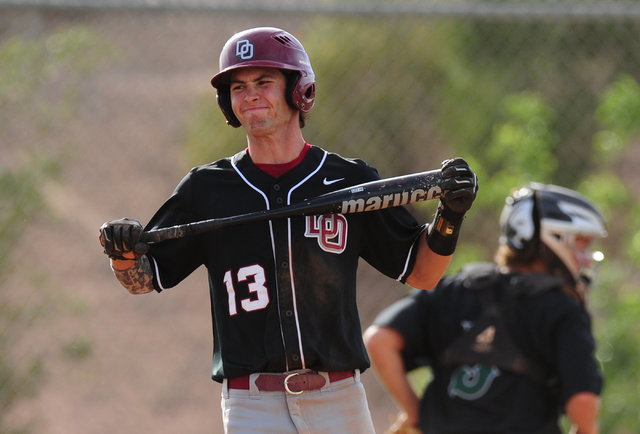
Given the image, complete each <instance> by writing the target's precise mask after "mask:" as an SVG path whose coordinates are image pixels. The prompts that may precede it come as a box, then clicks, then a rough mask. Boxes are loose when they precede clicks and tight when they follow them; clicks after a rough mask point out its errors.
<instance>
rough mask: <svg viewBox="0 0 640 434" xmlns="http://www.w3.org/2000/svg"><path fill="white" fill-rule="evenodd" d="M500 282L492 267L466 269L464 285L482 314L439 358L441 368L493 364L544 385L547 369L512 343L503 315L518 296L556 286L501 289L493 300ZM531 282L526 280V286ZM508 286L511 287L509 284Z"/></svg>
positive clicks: (545, 283) (542, 283) (549, 283)
mask: <svg viewBox="0 0 640 434" xmlns="http://www.w3.org/2000/svg"><path fill="white" fill-rule="evenodd" d="M502 282H503V279H501V275H500V273H499V272H498V270H497V268H496V266H495V265H492V264H478V265H476V266H474V267H472V268H471V269H470V270H469V275H468V277H467V279H466V280H465V282H464V285H465V286H466V287H467V288H468V289H470V290H472V291H477V293H478V296H479V299H480V304H481V308H482V314H481V315H480V316H479V317H478V318H477V319H476V320H475V321H474V323H473V325H472V326H471V327H470V328H469V329H468V330H466V331H465V332H464V333H463V334H462V335H460V336H458V337H457V338H456V339H454V340H453V342H452V343H451V344H449V346H448V347H447V348H446V349H445V350H444V351H443V352H442V354H441V356H440V357H439V363H440V364H441V365H449V366H458V365H469V366H473V365H475V364H478V363H479V364H483V365H488V366H491V365H494V366H497V367H498V368H499V369H501V370H504V371H510V372H515V373H518V374H523V375H528V376H529V377H531V378H533V379H534V380H536V381H538V382H542V383H545V382H546V379H547V377H548V372H547V369H545V368H544V367H542V366H539V365H538V364H535V363H533V362H532V361H531V360H529V359H528V358H527V357H526V356H525V355H524V354H522V352H521V351H520V350H519V349H518V347H517V346H516V345H515V343H514V342H513V339H512V338H511V336H510V335H509V333H508V329H507V325H506V323H505V320H504V318H503V313H504V312H505V311H506V310H507V309H508V308H509V306H510V305H511V304H512V303H513V302H514V300H515V299H516V298H517V297H518V296H519V295H522V296H528V295H534V294H539V293H540V292H543V291H546V290H549V289H551V288H553V287H556V286H557V282H555V280H554V281H553V283H551V282H548V281H546V282H545V281H544V279H542V281H541V282H540V284H538V285H536V287H535V288H534V289H531V288H529V287H528V286H527V285H524V286H522V287H518V288H511V287H509V288H504V290H503V293H504V294H503V296H502V299H501V300H500V302H498V301H497V300H496V288H498V286H499V285H503V283H502ZM530 282H531V279H529V281H528V283H530ZM510 286H511V285H510Z"/></svg>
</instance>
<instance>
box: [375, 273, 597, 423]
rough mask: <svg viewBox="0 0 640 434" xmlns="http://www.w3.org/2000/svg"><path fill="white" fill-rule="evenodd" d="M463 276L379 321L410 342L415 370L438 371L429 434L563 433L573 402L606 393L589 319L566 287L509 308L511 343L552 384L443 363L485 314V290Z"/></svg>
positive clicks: (428, 409)
mask: <svg viewBox="0 0 640 434" xmlns="http://www.w3.org/2000/svg"><path fill="white" fill-rule="evenodd" d="M462 275H463V273H460V274H458V275H454V276H450V277H446V278H444V279H442V280H441V282H440V283H439V284H438V286H437V287H436V288H435V289H433V290H432V291H416V292H413V293H412V294H410V295H409V296H407V297H406V298H404V299H402V300H399V301H398V302H396V303H395V304H393V305H392V306H390V307H388V308H387V309H385V310H384V311H383V312H381V313H380V315H378V317H377V318H376V320H375V321H374V324H377V325H381V326H387V327H392V328H394V329H396V330H397V331H399V332H400V334H401V335H402V336H403V337H404V339H405V344H406V348H405V350H404V352H403V357H404V359H405V365H406V366H407V369H412V368H415V367H416V366H418V365H420V364H428V365H431V368H432V373H433V379H432V381H431V382H430V383H429V384H428V386H427V389H426V391H425V393H424V396H423V399H422V402H421V408H420V428H421V429H422V431H423V433H424V434H450V433H462V432H464V433H479V432H482V433H496V434H497V433H558V434H559V433H560V430H559V426H558V418H559V414H560V412H561V411H562V410H563V409H564V406H565V404H566V402H567V400H568V399H569V398H570V397H571V396H572V395H574V394H576V393H578V392H585V391H587V392H594V393H596V394H599V393H600V392H601V388H602V376H601V374H600V371H599V369H598V365H597V362H596V360H595V359H594V354H593V352H594V348H595V342H594V339H593V336H592V333H591V319H590V317H589V314H588V313H587V311H586V310H585V309H584V308H583V307H581V306H579V305H578V304H577V303H576V302H575V301H574V300H573V299H571V298H570V297H569V296H567V295H565V294H564V293H563V292H561V290H560V289H559V288H555V289H551V290H548V291H545V292H542V293H540V294H538V295H535V296H530V297H520V298H517V299H515V300H514V301H513V302H512V303H511V304H510V305H509V307H508V308H506V310H505V312H504V313H503V318H504V320H505V323H506V325H507V329H508V332H509V334H510V337H511V340H512V341H513V342H514V343H515V345H516V346H517V347H518V350H519V351H520V352H521V353H522V354H523V355H524V356H526V358H527V359H528V360H529V361H531V362H533V363H535V364H537V365H538V366H540V368H541V369H542V370H544V371H545V372H547V373H548V374H547V379H546V381H544V382H543V381H539V380H536V379H534V378H533V377H532V376H528V375H525V374H522V373H515V372H513V371H510V370H507V369H504V368H502V369H501V368H498V367H497V366H495V365H483V364H480V363H478V364H469V365H458V366H451V365H446V364H442V363H439V361H441V360H442V358H441V356H442V354H443V352H444V351H445V350H446V349H448V348H450V345H451V343H452V342H454V341H456V339H457V338H458V337H459V336H461V335H462V334H463V333H464V331H465V330H468V329H470V328H471V327H472V326H473V324H474V322H475V321H477V320H479V318H480V315H481V313H482V309H481V300H480V299H479V297H480V296H479V294H478V292H477V291H472V290H469V289H468V288H466V287H465V285H464V283H463V282H464V279H463V277H462ZM513 276H514V275H503V276H501V278H500V279H499V282H500V283H498V284H497V286H496V287H495V288H494V291H495V292H496V294H497V296H498V298H500V297H502V295H503V294H504V291H505V288H506V287H507V285H506V284H505V282H506V281H509V279H511V278H512V277H513ZM491 331H493V330H491ZM485 338H486V339H488V340H489V341H490V339H492V336H490V335H489V334H485V335H484V336H483V335H482V334H480V335H478V337H477V340H476V341H475V344H476V345H484V344H486V343H487V342H483V339H485Z"/></svg>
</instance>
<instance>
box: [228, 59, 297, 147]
mask: <svg viewBox="0 0 640 434" xmlns="http://www.w3.org/2000/svg"><path fill="white" fill-rule="evenodd" d="M286 86H287V80H286V78H285V76H284V74H282V72H280V70H278V69H276V68H241V69H238V70H236V71H234V72H233V73H232V74H231V107H232V108H233V112H234V114H235V115H236V117H237V118H238V120H239V121H240V123H241V124H242V126H243V127H244V128H245V130H246V131H247V133H249V134H251V135H254V136H263V135H269V134H274V133H277V132H278V130H279V129H281V128H282V127H285V126H288V125H291V123H292V122H294V121H295V123H296V124H297V122H298V112H297V110H294V109H292V108H291V107H289V105H288V104H287V101H286V99H285V89H286Z"/></svg>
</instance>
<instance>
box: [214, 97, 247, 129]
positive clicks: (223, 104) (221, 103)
mask: <svg viewBox="0 0 640 434" xmlns="http://www.w3.org/2000/svg"><path fill="white" fill-rule="evenodd" d="M216 101H217V102H218V107H220V110H221V111H222V114H223V115H224V117H225V118H226V119H227V124H228V125H231V126H232V127H233V128H239V127H240V126H241V125H242V124H241V123H240V121H239V120H238V118H237V117H236V115H235V114H234V113H233V108H232V107H231V92H230V91H229V89H218V94H217V95H216Z"/></svg>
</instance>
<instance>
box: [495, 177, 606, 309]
mask: <svg viewBox="0 0 640 434" xmlns="http://www.w3.org/2000/svg"><path fill="white" fill-rule="evenodd" d="M500 234H501V235H500V242H501V243H502V244H507V245H508V246H509V247H511V248H512V249H515V250H517V251H520V252H523V253H524V254H525V255H527V256H529V257H530V258H532V259H533V258H536V257H539V258H541V259H542V260H544V261H545V263H547V265H548V266H549V267H550V268H551V269H552V270H553V268H554V267H555V265H556V264H557V263H558V261H559V262H560V263H561V265H562V266H563V267H564V269H565V270H566V271H567V272H568V274H569V276H570V278H571V280H573V282H572V283H573V284H575V285H576V289H577V291H578V293H579V294H580V296H581V298H584V296H585V292H586V290H587V289H588V287H589V286H590V284H591V283H592V281H593V279H594V277H595V263H596V262H598V261H600V260H602V253H600V252H591V251H589V245H588V242H589V241H591V240H596V239H601V238H604V237H606V236H607V232H606V230H605V220H604V217H603V216H602V214H601V213H600V211H599V210H598V209H597V208H596V207H595V206H594V205H593V204H592V203H591V202H590V201H589V200H588V199H586V198H585V197H584V196H582V195H580V194H579V193H577V192H575V191H573V190H569V189H567V188H563V187H558V186H555V185H549V184H539V183H531V184H529V185H528V186H527V187H524V188H522V189H520V190H517V191H515V192H514V193H513V194H512V195H511V196H509V197H508V198H507V199H506V204H505V206H504V208H503V210H502V214H501V216H500ZM544 247H546V248H548V250H549V251H550V252H552V255H546V254H545V251H546V250H547V249H545V248H544ZM551 256H555V257H551ZM564 274H566V273H564Z"/></svg>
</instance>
